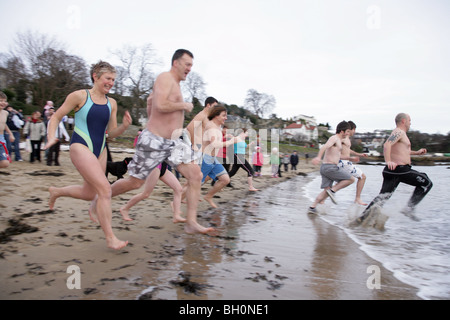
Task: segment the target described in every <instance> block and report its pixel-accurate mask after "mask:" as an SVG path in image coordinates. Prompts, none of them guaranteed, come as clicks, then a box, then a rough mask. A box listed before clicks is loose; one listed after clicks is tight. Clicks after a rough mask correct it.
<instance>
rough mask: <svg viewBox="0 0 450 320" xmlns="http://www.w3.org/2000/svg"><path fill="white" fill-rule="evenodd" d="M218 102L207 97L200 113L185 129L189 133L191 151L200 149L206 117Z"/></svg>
mask: <svg viewBox="0 0 450 320" xmlns="http://www.w3.org/2000/svg"><path fill="white" fill-rule="evenodd" d="M218 103H219V102H218V101H217V99H216V98H214V97H208V98H206V100H205V107H204V108H203V110H202V111H200V112H199V113H197V114H196V115H195V117H194V119H192V121H191V122H190V123H189V124H188V126H187V127H186V130H187V132H189V138H190V139H191V142H192V149H194V151H197V152H198V151H199V150H201V149H202V144H203V142H202V140H203V134H204V132H205V127H206V125H207V124H208V122H209V120H208V115H209V112H210V111H211V109H213V108H214V107H215V106H216V105H217V104H218Z"/></svg>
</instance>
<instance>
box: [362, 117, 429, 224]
mask: <svg viewBox="0 0 450 320" xmlns="http://www.w3.org/2000/svg"><path fill="white" fill-rule="evenodd" d="M395 124H396V128H395V129H394V130H393V131H392V132H391V135H390V136H389V138H388V139H387V140H386V142H385V143H384V145H383V146H384V160H385V162H386V166H385V167H384V170H383V185H382V186H381V191H380V193H379V195H378V196H376V197H375V199H373V200H372V202H371V203H370V204H369V205H368V206H367V208H366V209H365V210H364V211H363V213H362V214H361V216H360V217H358V218H357V219H356V221H355V223H357V224H359V223H362V222H363V221H364V220H365V219H367V217H368V216H369V215H370V213H371V209H372V207H374V206H378V207H382V206H383V205H384V203H385V202H386V201H387V200H389V199H390V198H391V196H392V195H393V193H394V191H395V190H396V189H397V187H398V185H399V184H400V183H406V184H408V185H411V186H414V187H415V189H414V192H413V194H412V196H411V198H410V199H409V201H408V204H407V206H406V208H404V209H403V210H402V211H401V213H403V214H404V215H406V216H407V217H409V218H411V219H413V220H416V221H417V220H418V218H417V217H416V216H415V214H414V210H415V208H416V206H417V205H418V204H419V203H420V201H422V199H423V198H424V197H425V196H426V195H427V194H428V192H430V190H431V188H432V187H433V183H432V182H431V180H430V178H428V176H427V175H426V174H425V173H423V172H418V171H416V170H413V169H412V168H411V155H424V154H426V153H427V149H425V148H422V149H420V150H418V151H412V150H411V141H410V140H409V138H408V136H407V134H406V133H407V132H408V130H409V128H410V127H411V117H410V116H409V115H408V114H406V113H399V114H398V115H397V116H396V117H395Z"/></svg>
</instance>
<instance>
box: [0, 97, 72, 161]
mask: <svg viewBox="0 0 450 320" xmlns="http://www.w3.org/2000/svg"><path fill="white" fill-rule="evenodd" d="M0 105H1V110H0V111H1V112H2V117H1V119H2V120H1V121H4V123H3V125H2V127H1V128H4V129H3V130H4V132H0V136H2V135H3V139H2V140H4V142H3V141H1V140H0V141H1V142H2V146H3V149H0V151H1V152H2V154H6V155H5V157H7V158H8V161H9V162H12V161H23V160H24V159H23V158H22V154H21V151H20V149H21V146H20V144H21V141H24V142H25V150H26V151H27V152H29V154H30V158H29V161H30V162H31V163H33V162H35V161H38V162H41V153H42V143H45V141H46V138H47V126H48V122H49V121H50V119H51V117H52V115H53V114H54V112H55V107H54V105H53V102H52V101H47V104H46V105H45V106H44V108H43V110H42V112H40V111H34V112H33V113H32V114H31V116H27V117H25V116H24V115H23V111H22V110H21V109H19V110H16V109H14V108H13V107H12V106H11V105H9V104H8V102H7V99H6V95H4V94H0ZM73 125H74V119H73V117H67V116H66V117H65V119H63V121H61V123H60V124H59V126H58V129H57V136H58V138H60V141H62V139H63V138H65V140H66V141H69V140H70V136H69V134H68V132H67V131H68V130H69V131H71V130H73ZM8 129H9V130H8ZM3 130H2V131H3ZM11 136H12V137H11ZM60 143H61V142H59V143H57V144H56V145H54V146H52V147H51V148H49V149H48V150H45V152H44V160H45V161H46V163H47V165H48V166H51V165H56V166H59V165H60V164H59V150H60ZM5 149H6V150H7V153H6V152H5V151H6V150H5ZM0 160H1V159H0ZM5 165H6V164H5Z"/></svg>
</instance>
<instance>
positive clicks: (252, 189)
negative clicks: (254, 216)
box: [248, 188, 259, 191]
mask: <svg viewBox="0 0 450 320" xmlns="http://www.w3.org/2000/svg"><path fill="white" fill-rule="evenodd" d="M248 191H259V189H256V188H251V189H248Z"/></svg>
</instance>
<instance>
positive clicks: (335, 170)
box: [308, 121, 355, 214]
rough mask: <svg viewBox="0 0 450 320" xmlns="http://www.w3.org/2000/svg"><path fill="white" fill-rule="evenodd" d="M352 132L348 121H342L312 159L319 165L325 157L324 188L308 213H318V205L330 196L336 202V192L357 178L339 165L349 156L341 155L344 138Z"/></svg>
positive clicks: (321, 167)
mask: <svg viewBox="0 0 450 320" xmlns="http://www.w3.org/2000/svg"><path fill="white" fill-rule="evenodd" d="M349 134H350V125H349V124H348V122H346V121H342V122H340V123H339V124H338V125H337V127H336V134H335V135H334V136H331V137H330V138H329V139H328V141H327V142H326V143H325V144H324V145H323V146H322V148H320V150H319V153H318V155H317V157H315V158H314V159H313V160H312V163H313V164H315V165H317V164H319V163H320V161H321V160H322V156H323V155H324V153H325V156H324V158H323V163H322V165H321V166H320V174H321V175H322V185H321V188H322V189H324V190H323V191H322V192H321V193H319V195H318V196H317V198H316V200H315V201H314V203H313V205H312V206H310V207H309V209H308V213H311V214H314V213H317V209H316V206H317V204H319V203H322V202H323V201H325V199H326V198H327V197H328V196H329V197H330V199H331V201H333V203H335V204H336V199H335V198H334V193H335V192H337V191H339V190H341V189H343V188H345V187H348V186H349V185H351V184H352V183H353V182H354V181H355V178H353V177H352V175H350V173H348V172H347V171H344V170H340V169H339V167H338V166H337V165H338V163H339V160H340V159H341V158H349V157H343V156H341V152H342V140H343V139H345V138H346V137H347V136H348V135H349ZM334 181H337V184H335V185H334V186H333V182H334Z"/></svg>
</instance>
